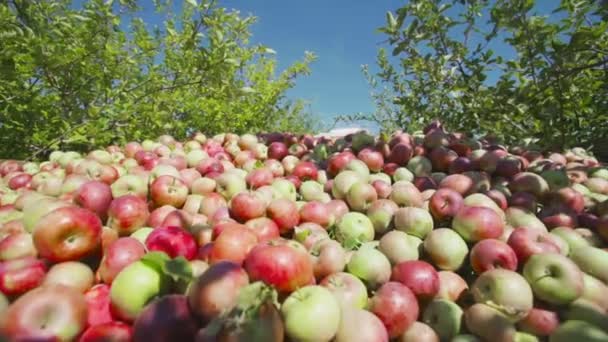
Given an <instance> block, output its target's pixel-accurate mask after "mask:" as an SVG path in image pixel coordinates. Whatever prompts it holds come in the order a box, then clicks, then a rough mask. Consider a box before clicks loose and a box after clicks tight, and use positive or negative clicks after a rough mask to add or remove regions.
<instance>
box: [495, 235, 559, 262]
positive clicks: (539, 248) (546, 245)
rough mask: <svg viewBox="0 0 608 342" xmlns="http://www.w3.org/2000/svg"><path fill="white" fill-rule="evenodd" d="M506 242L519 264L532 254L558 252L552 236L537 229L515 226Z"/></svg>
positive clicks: (557, 246)
mask: <svg viewBox="0 0 608 342" xmlns="http://www.w3.org/2000/svg"><path fill="white" fill-rule="evenodd" d="M507 243H508V244H509V246H511V248H512V249H513V251H514V252H515V254H516V255H517V260H518V262H519V263H520V264H521V265H523V264H524V263H525V262H526V261H527V260H528V258H529V257H530V256H532V255H534V254H539V253H559V252H560V248H559V245H558V244H557V243H556V242H555V240H554V236H553V235H551V234H549V233H546V232H542V231H540V230H537V229H529V228H515V230H513V232H512V233H511V235H510V236H509V240H508V241H507Z"/></svg>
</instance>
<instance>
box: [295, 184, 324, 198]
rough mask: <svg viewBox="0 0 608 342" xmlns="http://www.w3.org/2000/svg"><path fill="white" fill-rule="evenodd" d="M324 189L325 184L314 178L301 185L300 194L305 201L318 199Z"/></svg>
mask: <svg viewBox="0 0 608 342" xmlns="http://www.w3.org/2000/svg"><path fill="white" fill-rule="evenodd" d="M324 193H325V192H324V191H323V185H322V184H321V183H319V182H317V181H314V180H307V181H304V182H302V184H301V185H300V195H301V196H302V199H303V200H305V201H318V200H319V199H320V198H321V196H322V194H324Z"/></svg>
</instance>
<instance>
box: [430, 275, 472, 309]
mask: <svg viewBox="0 0 608 342" xmlns="http://www.w3.org/2000/svg"><path fill="white" fill-rule="evenodd" d="M437 275H438V276H439V292H437V295H436V296H435V298H439V299H447V300H449V301H452V302H455V301H457V300H458V299H459V298H460V297H461V296H462V295H463V294H464V293H466V291H467V290H468V288H469V285H467V282H466V281H465V280H464V279H463V278H462V277H461V276H459V275H458V273H454V272H452V271H439V272H438V273H437Z"/></svg>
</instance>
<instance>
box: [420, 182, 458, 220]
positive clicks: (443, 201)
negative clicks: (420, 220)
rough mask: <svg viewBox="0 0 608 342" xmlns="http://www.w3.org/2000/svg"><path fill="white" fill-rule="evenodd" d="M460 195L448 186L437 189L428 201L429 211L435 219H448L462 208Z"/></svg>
mask: <svg viewBox="0 0 608 342" xmlns="http://www.w3.org/2000/svg"><path fill="white" fill-rule="evenodd" d="M463 205H464V200H463V198H462V196H461V195H460V194H459V193H458V192H456V191H454V190H452V189H449V188H445V189H439V190H437V191H436V192H435V193H434V194H433V195H432V196H431V199H430V201H429V211H430V212H431V214H432V215H433V218H435V220H437V221H444V220H450V219H451V218H452V217H454V216H455V215H456V213H458V212H459V211H460V209H462V207H463Z"/></svg>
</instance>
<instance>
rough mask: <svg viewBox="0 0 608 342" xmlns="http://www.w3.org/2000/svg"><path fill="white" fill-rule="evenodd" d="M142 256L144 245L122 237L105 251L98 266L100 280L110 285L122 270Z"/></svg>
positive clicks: (135, 240)
mask: <svg viewBox="0 0 608 342" xmlns="http://www.w3.org/2000/svg"><path fill="white" fill-rule="evenodd" d="M143 241H145V240H143ZM144 254H146V249H145V245H144V243H143V242H142V241H138V240H137V239H136V238H134V237H122V238H119V239H118V240H116V241H114V242H112V243H111V244H110V245H109V246H108V248H107V249H106V250H105V253H104V255H103V258H102V260H101V264H100V265H99V270H98V273H99V276H100V277H101V280H102V281H103V282H104V283H106V284H111V283H112V281H113V280H114V278H115V277H116V275H118V273H120V271H121V270H122V269H124V268H125V267H127V266H128V265H130V264H132V263H133V262H135V261H137V260H139V259H141V257H142V256H143V255H144Z"/></svg>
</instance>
